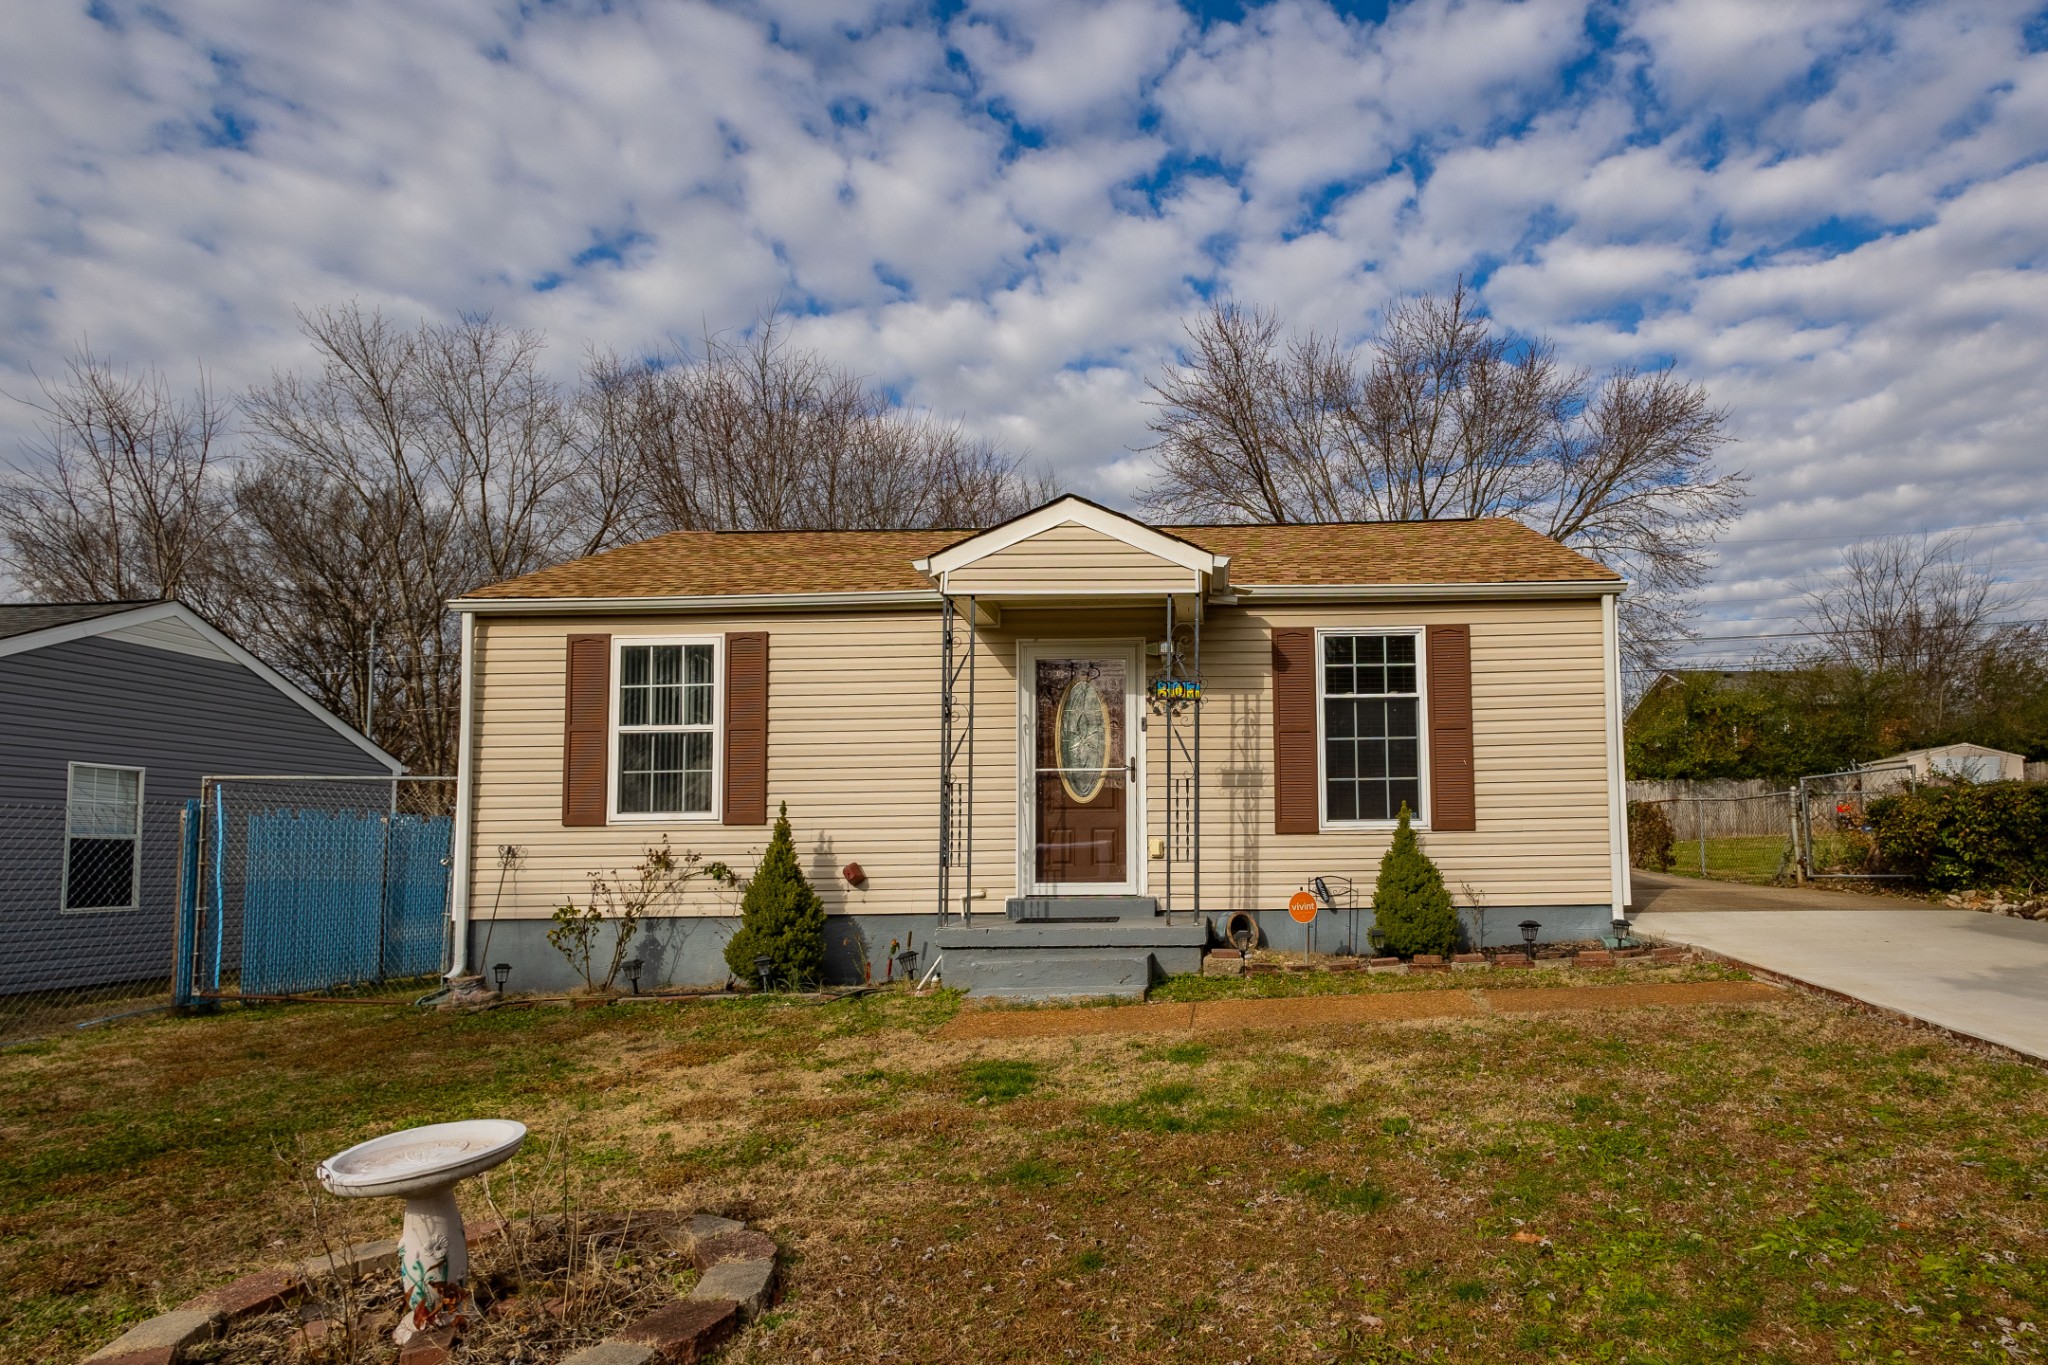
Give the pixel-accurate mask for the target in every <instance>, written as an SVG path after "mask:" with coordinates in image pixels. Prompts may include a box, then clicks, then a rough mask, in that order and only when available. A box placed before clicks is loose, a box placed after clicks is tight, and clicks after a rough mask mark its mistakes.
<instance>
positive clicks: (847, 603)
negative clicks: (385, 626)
mask: <svg viewBox="0 0 2048 1365" xmlns="http://www.w3.org/2000/svg"><path fill="white" fill-rule="evenodd" d="M938 605H939V594H938V591H937V589H934V588H905V589H897V590H894V591H889V592H750V593H725V594H722V595H717V596H708V597H678V596H661V597H654V596H650V597H574V596H569V597H458V598H455V599H454V600H453V601H451V602H449V603H448V606H449V609H450V610H452V611H460V612H475V613H477V614H478V615H485V616H531V615H535V614H550V615H551V614H554V613H558V612H575V613H577V614H579V615H581V614H585V613H588V614H592V615H597V614H613V615H616V614H620V613H626V612H643V611H645V612H678V611H694V612H746V611H815V610H821V609H822V610H828V611H829V610H837V611H848V610H858V609H861V608H870V609H880V610H889V609H896V608H903V607H937V606H938Z"/></svg>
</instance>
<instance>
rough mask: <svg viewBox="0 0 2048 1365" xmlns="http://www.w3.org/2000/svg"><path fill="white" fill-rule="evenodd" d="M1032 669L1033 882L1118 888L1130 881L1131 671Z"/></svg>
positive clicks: (1070, 665) (1042, 665) (1060, 663)
mask: <svg viewBox="0 0 2048 1365" xmlns="http://www.w3.org/2000/svg"><path fill="white" fill-rule="evenodd" d="M1033 668H1034V670H1035V675H1034V677H1033V679H1032V683H1033V686H1032V694H1033V697H1034V699H1035V705H1034V711H1035V717H1034V720H1033V726H1032V728H1033V731H1034V734H1033V736H1032V751H1033V756H1034V764H1035V772H1034V774H1033V779H1032V781H1033V785H1034V789H1035V790H1034V792H1033V802H1034V805H1035V814H1036V819H1037V835H1038V851H1037V866H1036V873H1037V878H1038V881H1039V883H1040V884H1041V885H1045V884H1052V885H1068V884H1082V883H1106V884H1110V885H1118V886H1120V885H1122V884H1124V883H1125V882H1127V881H1128V880H1129V876H1130V861H1129V859H1130V850H1129V848H1128V847H1127V842H1128V840H1127V834H1126V831H1127V828H1128V825H1129V818H1128V817H1129V807H1128V802H1129V800H1130V786H1131V776H1132V775H1131V771H1130V751H1129V746H1128V742H1127V739H1128V737H1127V736H1126V735H1125V733H1124V732H1125V729H1126V727H1127V725H1128V723H1129V720H1128V716H1127V711H1126V698H1127V695H1128V689H1129V685H1130V679H1129V673H1130V664H1129V662H1128V661H1127V660H1124V659H1120V658H1116V657H1114V656H1111V657H1109V658H1089V659H1054V658H1042V659H1038V660H1036V661H1035V662H1034V664H1033ZM1104 889H1105V890H1106V889H1108V886H1105V888H1104Z"/></svg>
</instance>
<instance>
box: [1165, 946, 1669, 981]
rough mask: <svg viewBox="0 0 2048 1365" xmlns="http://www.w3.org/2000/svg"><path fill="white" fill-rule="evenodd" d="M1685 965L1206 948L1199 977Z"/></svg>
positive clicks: (1638, 953) (1655, 953)
mask: <svg viewBox="0 0 2048 1365" xmlns="http://www.w3.org/2000/svg"><path fill="white" fill-rule="evenodd" d="M1690 960H1691V951H1690V950H1688V949H1685V948H1670V947H1641V948H1621V949H1608V948H1579V949H1576V950H1572V949H1565V950H1557V949H1547V950H1539V951H1538V952H1537V954H1536V955H1535V956H1533V957H1532V956H1530V955H1529V954H1528V953H1525V952H1523V951H1521V950H1520V949H1518V948H1504V949H1494V950H1492V951H1490V952H1485V953H1459V954H1457V955H1456V956H1455V957H1453V958H1451V959H1450V960H1449V961H1445V960H1444V959H1443V958H1442V957H1439V956H1438V955H1436V954H1435V953H1417V954H1416V955H1415V956H1414V958H1413V959H1412V960H1409V961H1406V962H1404V961H1402V960H1401V959H1400V958H1398V957H1372V958H1330V959H1326V960H1324V961H1321V962H1288V963H1279V962H1271V961H1251V960H1248V959H1247V958H1246V957H1245V955H1244V954H1243V953H1241V952H1239V951H1238V950H1237V949H1235V948H1211V949H1209V951H1208V952H1206V953H1205V954H1203V956H1202V975H1203V976H1272V975H1275V974H1278V973H1282V972H1284V973H1286V974H1287V975H1289V976H1300V975H1305V974H1308V973H1312V972H1355V971H1361V970H1362V971H1368V972H1391V973H1394V974H1396V975H1406V974H1407V973H1409V972H1448V971H1453V970H1456V971H1478V970H1486V969H1493V968H1499V969H1504V970H1515V969H1521V968H1529V967H1585V968H1594V967H1670V966H1674V965H1677V964H1680V963H1684V962H1687V961H1690Z"/></svg>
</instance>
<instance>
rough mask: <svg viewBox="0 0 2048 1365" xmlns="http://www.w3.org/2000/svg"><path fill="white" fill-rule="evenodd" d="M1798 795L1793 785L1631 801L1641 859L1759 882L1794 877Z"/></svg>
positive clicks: (1655, 867)
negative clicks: (1789, 788)
mask: <svg viewBox="0 0 2048 1365" xmlns="http://www.w3.org/2000/svg"><path fill="white" fill-rule="evenodd" d="M1792 797H1793V793H1792V792H1790V791H1761V792H1749V793H1743V794H1739V795H1727V796H1709V795H1705V794H1700V793H1695V794H1692V795H1677V796H1667V797H1664V798H1661V799H1654V800H1636V801H1631V802H1630V803H1629V826H1630V834H1629V844H1630V849H1631V852H1632V854H1633V856H1634V859H1635V862H1636V865H1637V866H1638V867H1647V868H1649V869H1651V870H1652V871H1658V872H1683V873H1686V874H1687V875H1690V876H1699V877H1711V878H1717V879H1719V880H1722V881H1738V882H1748V883H1751V884H1754V885H1759V886H1761V885H1768V884H1770V883H1772V882H1777V881H1787V880H1790V879H1791V876H1792V873H1793V868H1794V866H1795V865H1796V862H1797V858H1798V852H1797V849H1796V848H1795V846H1794V836H1793V822H1792ZM1667 859H1668V860H1667ZM1660 864H1661V865H1660Z"/></svg>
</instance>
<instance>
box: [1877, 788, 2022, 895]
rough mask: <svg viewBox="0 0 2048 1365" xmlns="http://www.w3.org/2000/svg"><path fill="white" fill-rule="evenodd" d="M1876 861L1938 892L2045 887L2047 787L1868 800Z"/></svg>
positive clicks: (1924, 792) (1940, 791) (1921, 791)
mask: <svg viewBox="0 0 2048 1365" xmlns="http://www.w3.org/2000/svg"><path fill="white" fill-rule="evenodd" d="M1868 819H1869V821H1870V827H1871V837H1872V838H1873V840H1874V841H1875V842H1876V845H1877V858H1878V861H1879V862H1880V864H1881V865H1882V866H1883V868H1884V869H1885V870H1886V871H1889V872H1902V873H1904V874H1906V875H1907V876H1909V877H1913V878H1916V879H1918V880H1919V881H1922V882H1924V883H1926V884H1927V885H1928V886H1930V887H1933V888H1934V889H1935V890H1937V891H2000V890H2010V889H2016V890H2023V891H2030V892H2031V891H2038V890H2040V889H2041V888H2042V887H2044V886H2048V785H2044V784H2042V783H2038V782H1986V783H1983V784H1981V785H1975V784H1970V783H1958V784H1956V785H1953V786H1934V787H1916V788H1914V789H1913V790H1911V791H1903V792H1897V793H1895V794H1893V795H1891V796H1886V797H1881V798H1879V799H1878V800H1876V801H1873V802H1871V803H1870V810H1869V815H1868Z"/></svg>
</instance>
